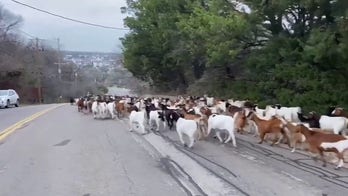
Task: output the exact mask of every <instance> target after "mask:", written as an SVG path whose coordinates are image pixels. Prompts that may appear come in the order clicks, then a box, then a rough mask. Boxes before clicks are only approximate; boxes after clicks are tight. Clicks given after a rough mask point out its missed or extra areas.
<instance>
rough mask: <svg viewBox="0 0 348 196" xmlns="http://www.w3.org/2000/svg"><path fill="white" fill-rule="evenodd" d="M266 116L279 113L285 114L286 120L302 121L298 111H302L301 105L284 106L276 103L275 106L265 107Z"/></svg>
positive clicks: (280, 114)
mask: <svg viewBox="0 0 348 196" xmlns="http://www.w3.org/2000/svg"><path fill="white" fill-rule="evenodd" d="M265 113H266V116H268V117H270V116H274V115H279V116H283V117H284V118H285V119H286V120H288V121H291V122H300V120H299V119H298V116H297V113H301V108H300V107H282V106H280V105H276V107H275V108H273V107H272V106H266V109H265Z"/></svg>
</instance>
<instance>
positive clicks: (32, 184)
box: [0, 105, 348, 196]
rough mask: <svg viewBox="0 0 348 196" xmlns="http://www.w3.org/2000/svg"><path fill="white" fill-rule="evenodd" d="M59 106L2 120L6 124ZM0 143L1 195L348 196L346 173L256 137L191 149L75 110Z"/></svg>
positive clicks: (164, 133) (168, 136) (11, 112)
mask: <svg viewBox="0 0 348 196" xmlns="http://www.w3.org/2000/svg"><path fill="white" fill-rule="evenodd" d="M54 106H56V105H43V106H34V107H23V108H11V109H8V110H1V111H0V115H2V116H5V117H6V119H7V120H6V122H7V124H9V122H12V123H14V122H16V121H19V120H21V118H26V117H27V115H28V114H29V115H30V114H33V113H35V112H37V111H40V110H44V109H46V108H50V107H54ZM17 113H20V114H17ZM19 116H20V117H19ZM0 122H1V124H2V119H0ZM8 126H9V125H8ZM4 128H6V127H5V126H3V125H1V129H0V131H1V130H3V129H4ZM0 142H1V145H0V187H1V188H0V195H1V196H12V195H33V196H34V195H35V196H37V195H50V196H51V195H52V196H55V195H64V196H65V195H67V196H70V195H72V196H75V195H81V196H94V195H159V196H161V195H169V196H170V195H255V196H263V195H264V196H271V195H281V196H286V195H296V196H300V195H306V196H309V195H347V194H348V169H345V168H342V169H341V170H339V171H336V170H334V169H333V168H334V165H330V164H329V165H328V167H327V168H323V167H321V163H320V162H318V163H316V162H314V161H313V160H311V159H310V158H309V157H308V156H307V155H306V154H304V153H302V152H299V153H291V152H290V150H289V149H287V148H284V147H282V146H280V147H279V146H278V147H271V146H269V144H267V143H264V144H261V145H260V144H257V139H256V138H254V137H252V136H251V135H242V136H241V135H238V134H237V145H238V146H237V148H234V147H232V145H231V144H224V145H222V144H219V143H218V142H217V141H216V140H215V139H213V138H211V139H209V140H207V141H199V142H197V143H196V144H195V146H194V148H193V149H188V148H186V147H183V146H182V145H181V144H180V143H179V142H178V137H177V134H176V132H175V131H168V130H161V131H160V132H159V133H153V132H151V133H149V134H147V135H139V134H137V133H134V132H132V133H131V132H129V131H128V124H127V119H123V120H94V119H93V118H92V116H91V115H86V114H83V113H78V112H77V109H76V106H70V105H63V106H61V107H58V108H56V109H54V110H51V111H49V112H47V113H45V114H43V115H42V116H40V117H38V118H37V119H35V120H33V121H31V122H30V123H27V124H25V126H24V127H22V128H20V129H18V130H17V131H15V132H14V133H12V134H11V135H9V136H7V137H6V138H4V139H2V140H1V141H0Z"/></svg>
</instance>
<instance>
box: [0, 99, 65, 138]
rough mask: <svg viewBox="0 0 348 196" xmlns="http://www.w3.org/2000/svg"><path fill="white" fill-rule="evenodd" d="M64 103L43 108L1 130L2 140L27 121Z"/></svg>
mask: <svg viewBox="0 0 348 196" xmlns="http://www.w3.org/2000/svg"><path fill="white" fill-rule="evenodd" d="M63 105H65V104H63ZM63 105H58V106H54V107H51V108H48V109H46V110H43V111H41V112H37V113H35V114H33V115H31V116H29V117H27V118H25V119H23V120H21V121H19V122H17V123H15V124H13V125H12V126H10V127H8V128H6V129H5V130H3V131H2V132H0V141H1V140H3V139H5V138H6V137H7V136H9V135H10V134H12V133H13V132H15V131H16V130H17V129H20V128H22V127H23V126H24V125H25V124H26V123H28V122H31V121H33V120H35V119H36V118H39V117H40V116H42V115H44V114H46V113H47V112H49V111H51V110H53V109H56V108H58V107H60V106H63Z"/></svg>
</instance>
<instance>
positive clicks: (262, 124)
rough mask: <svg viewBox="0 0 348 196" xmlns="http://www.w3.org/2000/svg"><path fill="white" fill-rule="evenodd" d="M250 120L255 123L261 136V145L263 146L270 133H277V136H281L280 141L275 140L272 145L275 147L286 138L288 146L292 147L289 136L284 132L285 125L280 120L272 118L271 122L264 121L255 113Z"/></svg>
mask: <svg viewBox="0 0 348 196" xmlns="http://www.w3.org/2000/svg"><path fill="white" fill-rule="evenodd" d="M249 119H250V120H252V121H254V122H255V124H256V126H257V128H258V130H259V134H260V141H259V142H258V143H259V144H262V142H263V141H264V139H265V135H266V134H268V133H276V134H277V135H279V134H281V137H279V138H278V139H277V138H275V139H274V140H273V142H272V144H271V146H273V145H274V144H279V142H280V141H281V139H282V138H283V137H284V136H285V137H286V138H287V140H288V146H289V147H291V146H290V138H289V137H288V136H287V134H286V133H285V132H284V130H283V124H282V121H281V120H280V119H278V118H275V117H273V118H271V119H269V120H263V119H260V118H259V117H258V116H257V115H256V114H255V113H254V112H251V113H250V116H249Z"/></svg>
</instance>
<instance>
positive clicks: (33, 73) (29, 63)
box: [0, 5, 107, 103]
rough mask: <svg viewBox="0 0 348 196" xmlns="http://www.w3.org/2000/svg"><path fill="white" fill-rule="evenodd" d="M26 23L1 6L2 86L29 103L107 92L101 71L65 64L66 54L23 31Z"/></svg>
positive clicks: (0, 79) (0, 52)
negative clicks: (97, 79)
mask: <svg viewBox="0 0 348 196" xmlns="http://www.w3.org/2000/svg"><path fill="white" fill-rule="evenodd" d="M22 23H23V21H22V19H21V17H20V16H16V15H14V14H12V13H11V12H10V11H8V10H6V9H5V8H4V7H2V6H1V5H0V89H9V88H10V89H15V90H16V91H17V93H18V94H19V96H20V98H21V102H27V103H39V102H40V101H39V97H41V102H44V103H52V102H57V101H66V100H68V98H69V97H70V96H73V97H76V96H83V95H86V93H87V92H91V93H95V94H98V93H106V92H107V89H106V88H105V87H104V86H103V84H102V82H101V83H98V82H96V78H98V77H99V75H102V73H100V70H98V69H96V68H95V67H93V66H92V65H91V66H89V67H84V68H83V69H81V67H77V66H76V65H75V64H69V63H68V64H67V63H63V62H62V61H61V59H62V54H61V53H60V52H59V51H58V50H56V49H54V48H51V47H49V46H47V45H45V44H44V43H43V41H42V40H41V39H36V38H33V37H32V39H30V40H31V41H29V42H27V41H26V40H25V39H24V37H23V36H21V35H22V34H20V32H22V31H21V30H20V27H21V24H22ZM59 67H60V70H61V72H60V73H59V71H58V70H59ZM39 89H41V92H40V90H39ZM40 94H41V95H40ZM60 96H62V99H59V97H60Z"/></svg>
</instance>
